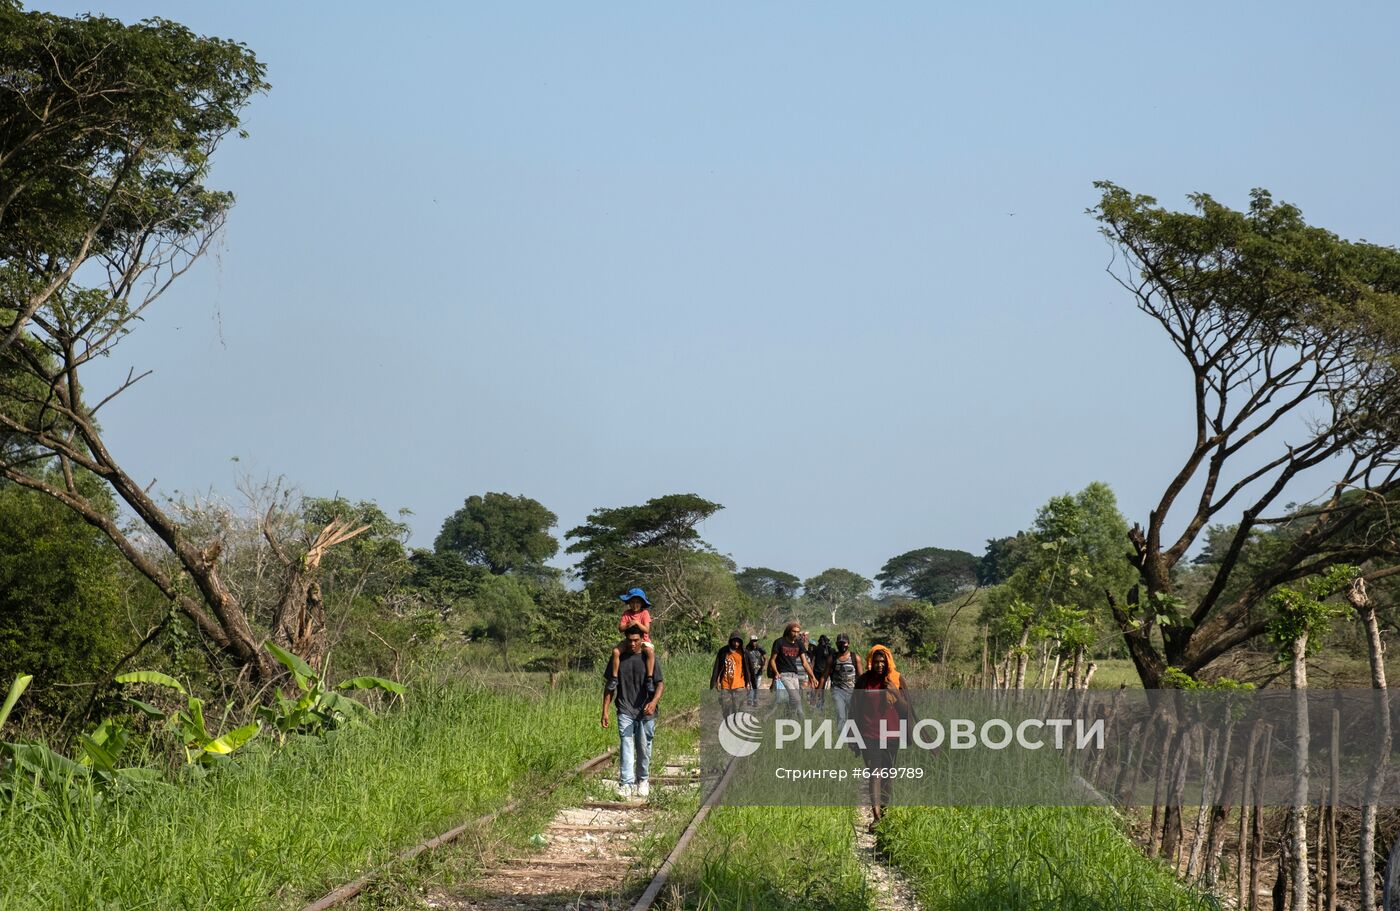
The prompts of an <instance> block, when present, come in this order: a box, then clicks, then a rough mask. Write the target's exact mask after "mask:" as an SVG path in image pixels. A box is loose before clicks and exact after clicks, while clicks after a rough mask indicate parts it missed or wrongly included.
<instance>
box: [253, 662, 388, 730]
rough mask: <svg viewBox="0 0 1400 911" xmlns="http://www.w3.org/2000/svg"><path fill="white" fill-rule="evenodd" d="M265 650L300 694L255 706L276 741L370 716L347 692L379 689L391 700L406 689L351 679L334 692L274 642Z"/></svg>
mask: <svg viewBox="0 0 1400 911" xmlns="http://www.w3.org/2000/svg"><path fill="white" fill-rule="evenodd" d="M267 649H268V651H269V652H271V653H272V656H273V657H274V658H276V659H277V660H278V661H279V662H281V664H282V666H283V667H285V668H286V669H287V670H288V671H289V672H290V673H291V675H292V679H293V680H294V681H295V682H296V685H297V689H299V690H300V691H301V695H300V696H298V697H297V698H295V699H289V698H287V697H286V696H284V695H282V694H281V693H278V694H277V698H276V702H275V704H274V705H271V706H266V705H265V706H259V707H258V709H257V715H258V718H260V719H261V720H262V721H264V722H266V723H267V724H268V726H270V727H271V728H272V729H273V730H275V731H277V734H278V738H279V739H286V736H287V735H288V734H291V733H302V734H320V733H323V732H325V731H327V730H332V729H334V728H337V727H339V726H341V725H343V724H353V723H356V722H359V721H362V720H363V719H364V717H365V716H367V715H370V714H371V712H370V709H369V707H368V706H367V705H365V704H364V703H363V702H360V701H359V700H358V699H354V698H352V697H350V696H347V695H345V691H347V690H376V689H377V690H383V691H384V692H387V693H391V694H392V695H393V696H394V697H396V698H397V697H401V696H403V694H404V693H405V692H407V689H408V688H407V687H405V686H404V685H403V684H402V683H398V682H396V681H393V680H386V679H384V678H383V677H368V676H366V677H353V678H351V679H349V680H345V681H342V682H341V683H340V684H339V685H337V686H336V687H335V689H329V690H328V689H327V688H326V685H325V680H324V678H323V677H322V676H321V674H320V672H318V671H317V670H316V669H315V668H313V667H312V666H311V665H310V664H307V663H306V661H304V660H303V659H302V658H301V657H300V656H298V655H295V654H293V653H291V652H289V651H287V650H286V649H284V648H282V647H281V646H279V645H277V644H276V643H271V642H270V643H268V645H267Z"/></svg>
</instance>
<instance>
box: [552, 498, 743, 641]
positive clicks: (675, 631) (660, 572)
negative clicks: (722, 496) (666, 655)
mask: <svg viewBox="0 0 1400 911" xmlns="http://www.w3.org/2000/svg"><path fill="white" fill-rule="evenodd" d="M723 508H724V507H722V506H720V505H719V504H718V503H712V502H710V501H709V500H706V499H704V498H702V497H699V496H696V495H695V494H670V495H668V496H664V497H656V498H654V499H651V500H648V501H647V502H646V503H644V504H642V505H641V506H620V507H615V508H605V509H595V510H594V511H593V512H591V513H589V515H588V521H587V522H586V523H585V524H583V525H580V526H578V527H577V528H573V529H570V530H569V532H568V533H566V534H565V536H564V537H565V538H568V539H570V540H572V541H573V543H572V544H570V545H569V547H568V553H571V554H582V555H583V557H582V559H581V560H580V561H579V564H578V569H577V573H578V575H579V577H580V578H582V579H583V580H584V582H585V583H586V584H587V586H588V588H589V590H590V591H592V592H593V593H594V594H595V595H596V596H597V597H599V598H615V597H617V595H618V594H620V593H622V592H624V591H626V590H627V589H629V588H632V587H633V586H637V585H640V586H641V587H642V588H645V589H647V592H648V595H649V596H650V597H651V600H652V604H653V608H652V615H653V619H654V622H659V623H660V626H661V629H662V630H664V631H665V635H667V636H668V637H672V641H677V642H679V641H687V642H690V643H692V644H698V643H699V642H701V641H709V640H710V638H712V637H713V635H715V631H716V630H718V629H720V628H721V627H722V626H723V622H724V621H725V620H727V619H730V618H729V616H728V615H729V614H730V613H732V610H731V608H732V607H733V606H734V605H735V604H736V603H737V601H738V600H739V598H740V594H739V590H738V587H737V586H736V585H735V583H734V579H733V572H734V563H733V561H731V560H729V559H728V558H726V557H723V556H721V555H719V554H717V553H715V552H714V549H713V548H712V547H710V545H709V544H706V543H705V541H704V539H703V538H701V537H700V532H699V531H698V530H697V529H696V526H697V525H699V524H700V522H702V521H704V520H705V519H707V518H709V517H710V516H712V515H714V514H715V513H716V512H718V511H719V510H721V509H723ZM674 637H680V638H679V639H676V638H674Z"/></svg>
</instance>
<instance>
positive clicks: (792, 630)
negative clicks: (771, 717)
mask: <svg viewBox="0 0 1400 911" xmlns="http://www.w3.org/2000/svg"><path fill="white" fill-rule="evenodd" d="M801 635H802V624H800V623H798V622H797V621H796V620H794V621H792V622H791V623H789V624H788V625H787V626H785V627H783V638H781V639H775V640H774V641H773V651H772V652H770V653H769V654H768V666H769V667H770V668H771V669H772V670H773V672H774V673H775V674H776V675H777V676H776V677H775V678H774V680H773V689H774V691H775V692H776V693H777V697H778V702H779V703H783V702H786V703H787V704H788V707H789V708H792V709H795V710H796V714H797V715H799V716H801V715H803V714H804V712H803V710H802V688H803V686H804V685H805V686H808V687H813V688H815V687H816V685H817V675H816V674H814V673H813V672H812V664H811V662H809V661H808V660H807V653H806V650H805V649H804V648H803V647H802V639H801V638H800V637H801ZM804 677H805V678H806V680H805V683H804V680H803V678H804Z"/></svg>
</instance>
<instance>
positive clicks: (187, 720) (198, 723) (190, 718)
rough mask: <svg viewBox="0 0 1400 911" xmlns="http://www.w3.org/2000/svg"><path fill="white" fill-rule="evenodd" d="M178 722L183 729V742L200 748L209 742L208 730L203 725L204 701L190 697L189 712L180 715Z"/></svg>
mask: <svg viewBox="0 0 1400 911" xmlns="http://www.w3.org/2000/svg"><path fill="white" fill-rule="evenodd" d="M180 720H181V721H182V722H183V726H184V728H185V740H187V741H188V742H190V743H193V744H195V745H196V746H200V747H202V746H204V745H205V744H206V743H208V742H209V740H210V737H209V729H208V728H207V727H205V725H204V700H202V699H196V698H195V697H193V696H191V697H190V710H189V712H188V713H186V714H183V715H181V718H180Z"/></svg>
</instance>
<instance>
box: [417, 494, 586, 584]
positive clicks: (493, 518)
mask: <svg viewBox="0 0 1400 911" xmlns="http://www.w3.org/2000/svg"><path fill="white" fill-rule="evenodd" d="M558 521H559V520H558V517H556V516H555V515H554V513H552V512H550V511H549V510H548V509H546V508H545V507H544V504H542V503H540V502H539V501H538V500H533V499H531V498H530V497H525V496H513V495H511V494H507V493H488V494H486V495H485V496H470V497H467V501H466V503H465V504H463V506H462V508H461V509H459V510H457V511H456V512H454V513H453V514H452V515H450V516H448V517H447V519H446V521H444V522H443V523H442V531H441V532H439V533H438V536H437V540H436V541H434V542H433V547H434V548H435V549H436V550H437V551H438V552H439V553H454V554H457V555H459V556H460V557H462V559H464V560H466V561H467V562H468V563H475V564H478V565H481V566H485V567H486V568H488V569H489V570H490V571H491V572H492V573H493V574H494V575H498V576H499V575H504V574H505V573H508V572H511V571H512V570H520V569H528V568H532V567H538V566H540V565H541V564H543V563H544V561H546V560H548V559H549V558H550V557H552V556H554V555H555V554H556V553H558V552H559V541H558V540H557V539H556V538H555V537H554V536H553V535H552V534H550V533H549V530H550V529H551V528H553V527H554V526H555V524H556V523H557V522H558Z"/></svg>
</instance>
